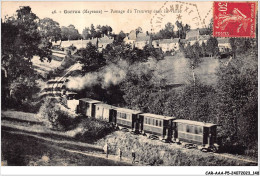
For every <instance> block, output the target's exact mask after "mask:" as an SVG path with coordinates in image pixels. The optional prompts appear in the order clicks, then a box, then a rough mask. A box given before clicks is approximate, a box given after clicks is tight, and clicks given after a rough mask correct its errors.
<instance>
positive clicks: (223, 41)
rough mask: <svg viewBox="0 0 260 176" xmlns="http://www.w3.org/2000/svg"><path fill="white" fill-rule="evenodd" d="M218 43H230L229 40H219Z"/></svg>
mask: <svg viewBox="0 0 260 176" xmlns="http://www.w3.org/2000/svg"><path fill="white" fill-rule="evenodd" d="M217 40H218V43H229V38H217Z"/></svg>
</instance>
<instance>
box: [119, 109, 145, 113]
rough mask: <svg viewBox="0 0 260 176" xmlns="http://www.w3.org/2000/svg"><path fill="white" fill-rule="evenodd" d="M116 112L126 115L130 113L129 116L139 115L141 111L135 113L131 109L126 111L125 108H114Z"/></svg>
mask: <svg viewBox="0 0 260 176" xmlns="http://www.w3.org/2000/svg"><path fill="white" fill-rule="evenodd" d="M116 110H117V111H119V112H126V113H131V114H139V113H141V111H136V110H132V109H127V108H116Z"/></svg>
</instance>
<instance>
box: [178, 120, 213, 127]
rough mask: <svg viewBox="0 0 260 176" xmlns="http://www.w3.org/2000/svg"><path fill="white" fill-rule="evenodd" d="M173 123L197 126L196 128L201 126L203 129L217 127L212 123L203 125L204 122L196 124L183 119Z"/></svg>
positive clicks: (196, 122)
mask: <svg viewBox="0 0 260 176" xmlns="http://www.w3.org/2000/svg"><path fill="white" fill-rule="evenodd" d="M174 122H177V123H184V124H190V125H197V126H203V127H212V126H217V125H216V124H214V123H205V122H198V121H193V120H185V119H177V120H174Z"/></svg>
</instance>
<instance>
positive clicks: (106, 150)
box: [103, 143, 108, 158]
mask: <svg viewBox="0 0 260 176" xmlns="http://www.w3.org/2000/svg"><path fill="white" fill-rule="evenodd" d="M103 150H104V153H105V154H106V157H107V158H108V144H107V143H106V144H105V145H104V147H103Z"/></svg>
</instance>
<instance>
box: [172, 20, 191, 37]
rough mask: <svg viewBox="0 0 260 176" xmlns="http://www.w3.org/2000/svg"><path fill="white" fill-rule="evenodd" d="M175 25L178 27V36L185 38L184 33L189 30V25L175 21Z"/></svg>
mask: <svg viewBox="0 0 260 176" xmlns="http://www.w3.org/2000/svg"><path fill="white" fill-rule="evenodd" d="M175 24H176V26H177V27H178V37H179V38H181V39H185V38H186V33H187V32H188V31H189V30H190V25H188V24H186V25H185V26H183V24H182V22H179V21H176V22H175Z"/></svg>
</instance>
